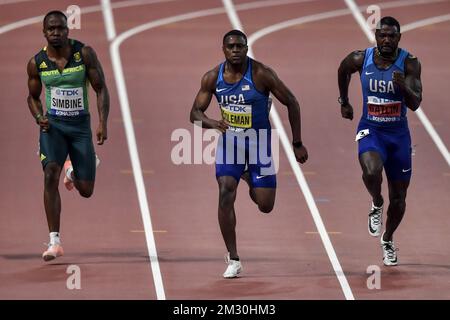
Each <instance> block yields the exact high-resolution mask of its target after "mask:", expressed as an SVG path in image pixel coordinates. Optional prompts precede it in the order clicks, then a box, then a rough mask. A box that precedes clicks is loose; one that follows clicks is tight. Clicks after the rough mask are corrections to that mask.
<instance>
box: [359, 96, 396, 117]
mask: <svg viewBox="0 0 450 320" xmlns="http://www.w3.org/2000/svg"><path fill="white" fill-rule="evenodd" d="M401 108H402V102H401V101H393V100H389V99H382V98H378V97H374V96H369V97H368V99H367V118H368V119H369V120H371V121H376V122H393V121H400V120H401V117H400V116H401V110H402V109H401Z"/></svg>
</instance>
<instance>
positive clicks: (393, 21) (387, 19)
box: [376, 16, 400, 33]
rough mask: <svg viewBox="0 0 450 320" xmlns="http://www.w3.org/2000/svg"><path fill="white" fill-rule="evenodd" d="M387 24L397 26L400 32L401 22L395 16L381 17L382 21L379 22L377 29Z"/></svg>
mask: <svg viewBox="0 0 450 320" xmlns="http://www.w3.org/2000/svg"><path fill="white" fill-rule="evenodd" d="M383 25H387V26H391V27H397V31H398V32H399V33H400V23H399V22H398V21H397V19H395V18H393V17H389V16H387V17H383V18H381V19H380V21H379V22H378V23H377V28H376V29H377V30H380V29H381V26H383Z"/></svg>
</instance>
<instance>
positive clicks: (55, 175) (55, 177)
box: [44, 163, 61, 188]
mask: <svg viewBox="0 0 450 320" xmlns="http://www.w3.org/2000/svg"><path fill="white" fill-rule="evenodd" d="M60 173H61V167H60V166H58V165H57V164H56V163H49V164H47V165H46V166H45V168H44V183H45V188H51V187H58V183H59V176H60Z"/></svg>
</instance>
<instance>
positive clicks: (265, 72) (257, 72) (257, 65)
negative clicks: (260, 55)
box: [250, 59, 276, 78]
mask: <svg viewBox="0 0 450 320" xmlns="http://www.w3.org/2000/svg"><path fill="white" fill-rule="evenodd" d="M250 61H251V62H252V71H253V77H263V78H266V77H273V76H276V73H275V71H274V70H273V69H272V68H271V67H269V66H268V65H266V64H264V63H262V62H260V61H257V60H253V59H251V60H250Z"/></svg>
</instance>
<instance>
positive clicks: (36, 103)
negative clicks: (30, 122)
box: [27, 57, 49, 130]
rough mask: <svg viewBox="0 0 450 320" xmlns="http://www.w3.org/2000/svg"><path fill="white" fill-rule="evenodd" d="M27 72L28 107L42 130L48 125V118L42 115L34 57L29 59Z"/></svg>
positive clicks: (38, 79) (38, 78)
mask: <svg viewBox="0 0 450 320" xmlns="http://www.w3.org/2000/svg"><path fill="white" fill-rule="evenodd" d="M27 73H28V98H27V102H28V108H29V109H30V112H31V114H32V116H33V117H34V118H35V119H36V122H37V123H38V124H39V126H41V128H42V129H43V130H47V129H48V127H49V124H48V119H47V118H46V117H45V116H44V112H43V109H42V102H41V98H40V96H41V92H42V82H41V78H40V77H39V73H38V71H37V68H36V61H35V60H34V57H33V58H31V59H30V61H29V62H28V65H27Z"/></svg>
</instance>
